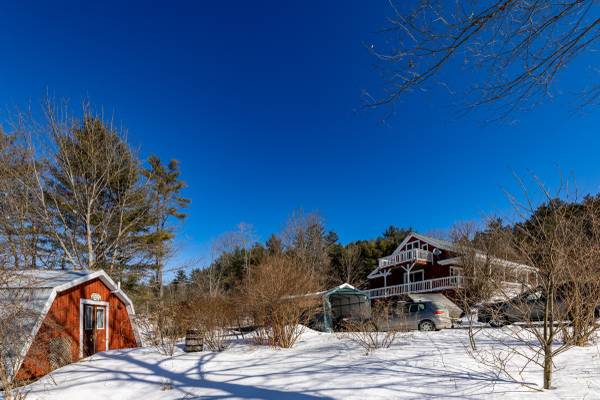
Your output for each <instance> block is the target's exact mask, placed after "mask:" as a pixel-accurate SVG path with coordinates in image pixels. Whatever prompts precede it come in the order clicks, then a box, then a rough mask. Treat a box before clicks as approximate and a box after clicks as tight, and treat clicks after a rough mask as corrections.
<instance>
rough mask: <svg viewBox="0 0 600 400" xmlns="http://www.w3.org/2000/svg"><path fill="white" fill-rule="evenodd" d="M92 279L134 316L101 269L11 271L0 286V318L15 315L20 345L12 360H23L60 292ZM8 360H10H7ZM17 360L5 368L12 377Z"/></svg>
mask: <svg viewBox="0 0 600 400" xmlns="http://www.w3.org/2000/svg"><path fill="white" fill-rule="evenodd" d="M94 279H100V280H101V281H102V282H103V283H104V284H105V285H106V286H107V287H108V288H109V289H110V290H111V293H113V294H115V295H116V296H117V297H118V298H119V299H121V301H123V303H124V304H125V305H126V307H127V309H128V312H130V313H131V314H134V309H133V302H132V301H131V299H129V297H127V295H126V294H125V293H124V292H123V291H122V290H121V289H120V287H119V285H117V284H116V283H115V282H114V281H113V280H112V279H111V278H110V277H109V276H108V274H107V273H106V272H104V271H102V270H99V271H87V270H82V271H67V270H24V271H14V272H11V273H10V275H9V277H8V278H7V279H6V280H5V282H4V283H2V284H1V285H0V315H2V313H4V314H7V313H13V314H14V315H17V316H18V321H16V322H15V327H14V329H15V336H16V337H17V338H19V339H18V340H19V341H20V342H19V343H15V345H14V347H15V349H13V350H12V352H13V354H12V356H13V358H15V359H18V358H19V357H17V356H18V355H21V357H20V359H21V360H20V361H22V359H23V358H24V357H25V354H27V352H28V351H29V347H30V346H31V343H32V341H33V339H34V338H35V336H36V335H37V332H38V331H39V329H40V327H41V325H42V323H43V321H44V318H45V317H46V315H47V314H48V311H49V310H50V307H51V306H52V303H53V302H54V299H55V298H56V296H57V295H58V294H59V293H61V292H64V291H65V290H68V289H71V288H73V287H75V286H78V285H81V284H83V283H86V282H88V281H91V280H94ZM5 350H6V349H5ZM0 351H2V349H0ZM9 356H10V355H9ZM8 358H9V359H10V357H8ZM20 361H18V362H17V363H16V364H13V366H12V368H10V366H8V367H9V371H11V374H14V373H16V371H18V369H19V367H20Z"/></svg>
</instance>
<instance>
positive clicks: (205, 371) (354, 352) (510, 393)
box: [26, 329, 600, 400]
mask: <svg viewBox="0 0 600 400" xmlns="http://www.w3.org/2000/svg"><path fill="white" fill-rule="evenodd" d="M466 339H467V337H466V332H465V331H464V330H461V329H457V330H446V331H441V332H427V333H425V332H422V333H421V332H413V333H410V334H408V335H404V336H401V337H400V339H399V341H398V343H397V344H395V345H393V346H392V347H391V348H390V349H382V350H378V351H376V352H375V353H373V354H371V355H369V356H365V355H364V352H363V351H362V350H361V349H359V348H358V346H357V345H356V344H354V343H352V342H351V341H349V340H347V339H344V340H340V339H338V338H337V337H336V336H335V335H333V334H327V333H319V332H315V331H310V330H307V331H306V332H305V333H304V334H303V336H302V338H301V340H300V341H299V343H298V344H297V346H296V347H295V348H293V349H287V350H285V349H270V348H266V347H255V346H251V345H244V344H235V345H233V346H232V347H230V348H229V349H227V350H226V351H224V352H222V353H213V352H202V353H191V354H186V353H183V352H181V351H180V352H178V353H177V354H175V356H174V357H173V358H169V357H165V356H161V355H160V354H158V353H157V352H156V351H155V350H153V349H151V348H144V349H135V350H120V351H119V350H117V351H111V352H106V353H100V354H97V355H95V356H94V357H92V358H89V359H86V360H83V361H81V362H79V363H77V364H72V365H69V366H67V367H64V368H61V369H59V370H57V371H55V372H54V373H52V376H51V377H45V378H43V379H41V380H40V381H38V382H36V383H34V384H32V385H30V386H28V387H27V388H26V390H28V391H29V395H28V397H27V399H28V400H42V399H43V400H80V399H84V400H93V399H103V400H105V399H119V400H126V399H143V400H152V399H200V398H201V399H278V400H285V399H301V400H308V399H317V398H319V399H322V398H326V399H330V398H335V399H366V398H368V399H423V398H427V399H432V398H454V399H503V400H509V399H583V398H587V399H600V360H598V354H599V353H598V349H597V348H596V347H589V348H582V349H572V350H569V351H568V352H566V353H564V354H562V355H560V356H559V357H558V359H557V367H558V369H559V371H557V372H556V376H555V386H557V389H555V390H551V391H546V392H535V391H531V390H529V389H526V388H524V387H523V386H521V385H519V384H516V383H514V382H510V381H507V380H503V379H499V378H497V376H496V375H495V374H494V373H493V371H490V370H486V368H485V367H483V366H482V365H480V364H478V363H476V362H475V361H474V360H472V359H471V358H470V357H469V356H468V355H467V354H466V352H465V348H464V343H465V341H466ZM493 345H494V344H493V343H485V344H483V346H493ZM524 378H525V379H526V380H527V381H528V382H532V383H535V384H541V371H540V370H539V369H538V368H534V367H532V368H530V369H529V370H528V371H527V372H526V374H525V375H524Z"/></svg>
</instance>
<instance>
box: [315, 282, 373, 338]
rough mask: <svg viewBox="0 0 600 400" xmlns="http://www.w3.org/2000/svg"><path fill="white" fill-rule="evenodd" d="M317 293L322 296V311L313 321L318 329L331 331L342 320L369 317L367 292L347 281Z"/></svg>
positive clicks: (369, 309) (369, 306) (369, 304)
mask: <svg viewBox="0 0 600 400" xmlns="http://www.w3.org/2000/svg"><path fill="white" fill-rule="evenodd" d="M317 294H318V295H320V296H322V297H323V312H322V313H321V314H320V315H319V316H318V317H317V320H316V321H315V322H316V324H315V327H316V328H317V329H319V330H322V331H324V332H333V331H334V329H335V328H336V327H337V326H338V325H339V324H340V323H342V322H343V321H347V320H364V319H367V318H370V317H371V302H370V300H369V296H368V295H367V293H366V292H363V291H362V290H358V289H356V288H355V287H354V286H352V285H350V284H348V283H344V284H342V285H340V286H336V287H334V288H333V289H329V290H326V291H323V292H320V293H317Z"/></svg>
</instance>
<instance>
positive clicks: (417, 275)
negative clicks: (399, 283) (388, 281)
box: [404, 269, 425, 283]
mask: <svg viewBox="0 0 600 400" xmlns="http://www.w3.org/2000/svg"><path fill="white" fill-rule="evenodd" d="M409 275H410V283H412V282H420V281H423V280H425V271H423V270H422V269H420V270H418V271H413V272H411V273H410V274H409V273H408V272H405V273H404V283H409V279H408V278H409Z"/></svg>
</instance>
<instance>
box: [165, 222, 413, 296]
mask: <svg viewBox="0 0 600 400" xmlns="http://www.w3.org/2000/svg"><path fill="white" fill-rule="evenodd" d="M410 232H411V229H410V228H408V229H404V228H398V227H395V226H390V227H389V228H387V229H386V230H385V232H383V234H382V235H381V236H378V237H376V238H374V239H369V240H359V241H355V242H351V243H348V244H347V245H343V244H341V243H340V242H339V238H338V235H337V234H336V233H335V232H334V231H327V230H326V229H325V227H324V226H323V223H322V221H321V219H320V218H319V216H318V215H316V214H307V215H304V214H303V213H301V212H300V213H296V214H294V215H293V216H292V217H291V218H290V219H289V221H288V222H287V225H286V227H285V228H284V230H283V231H282V232H281V233H279V234H273V235H271V237H270V238H269V239H268V240H267V241H266V242H265V243H264V244H263V243H259V242H251V241H249V240H248V238H246V240H243V239H242V236H244V235H243V233H240V232H234V233H231V234H227V235H225V236H224V237H223V238H222V239H221V240H219V242H221V243H222V242H226V243H227V246H226V247H227V248H226V249H223V248H222V246H220V248H221V250H222V251H221V252H220V254H219V255H218V257H217V258H216V259H215V260H214V261H213V262H212V263H211V264H210V265H209V266H208V267H207V268H202V269H194V270H192V271H191V273H190V275H189V276H186V274H185V272H184V271H179V272H178V273H177V275H176V277H175V279H174V280H173V284H175V285H179V284H180V283H182V282H187V283H194V284H201V285H205V290H206V291H208V292H214V291H223V292H231V291H233V290H235V289H236V288H237V287H239V286H240V284H241V283H242V282H243V280H244V277H245V276H246V275H247V273H248V271H249V269H251V268H253V267H255V266H257V265H259V264H260V263H261V261H262V260H263V259H264V258H265V257H266V256H273V255H277V254H287V255H291V256H294V258H295V259H300V260H304V259H308V262H309V263H310V264H311V265H313V266H314V268H315V269H316V270H318V271H319V273H320V275H321V276H322V284H323V286H324V287H330V286H334V285H339V284H341V283H345V282H348V283H350V284H352V285H355V286H357V287H364V286H365V284H366V282H367V275H368V274H369V273H370V272H371V271H372V270H373V269H374V268H375V267H376V266H377V259H378V258H380V257H384V256H387V255H389V254H391V253H392V252H393V251H394V250H395V249H396V247H397V246H398V245H399V244H400V242H402V240H404V238H405V237H406V236H407V235H408V233H410ZM290 237H293V239H292V240H290V239H289V238H290ZM244 243H246V245H244Z"/></svg>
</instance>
